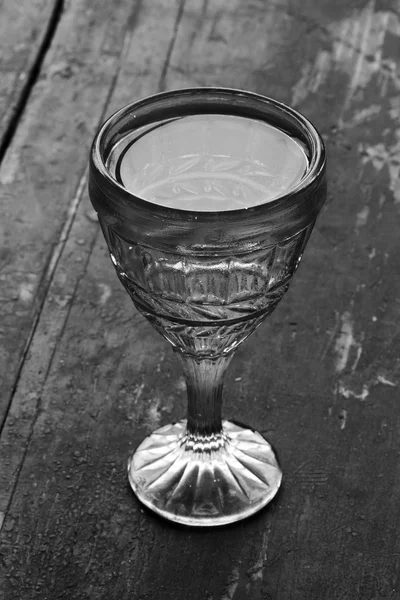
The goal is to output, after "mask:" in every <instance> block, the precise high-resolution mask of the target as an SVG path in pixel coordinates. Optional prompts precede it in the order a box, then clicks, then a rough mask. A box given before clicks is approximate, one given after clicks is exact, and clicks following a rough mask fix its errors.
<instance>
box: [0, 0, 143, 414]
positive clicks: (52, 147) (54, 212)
mask: <svg viewBox="0 0 400 600" xmlns="http://www.w3.org/2000/svg"><path fill="white" fill-rule="evenodd" d="M82 6H84V7H85V8H84V9H83V8H82ZM137 6H138V5H137V4H132V5H131V6H128V5H127V4H126V3H124V2H120V3H117V4H116V5H115V6H113V7H111V6H110V7H108V8H107V7H103V8H102V10H101V11H100V10H99V11H97V10H95V9H94V8H93V7H89V6H87V4H86V3H85V2H83V3H82V2H78V3H75V2H74V3H72V5H71V7H69V10H66V12H65V13H64V14H63V16H62V19H61V20H60V22H59V26H58V28H57V35H56V36H55V37H54V40H53V43H52V45H51V48H50V51H49V52H48V54H47V57H46V60H45V61H44V64H43V67H42V70H41V72H40V77H39V79H38V82H37V83H36V85H35V86H34V88H33V89H32V92H31V97H30V101H29V105H28V106H27V109H26V111H25V112H24V114H23V118H22V119H21V121H20V124H19V127H18V130H17V131H16V133H15V136H14V138H13V143H12V145H11V146H10V148H9V150H8V152H7V154H6V156H5V158H4V161H3V163H2V165H1V169H0V206H1V210H2V214H3V215H4V216H5V218H3V219H2V220H1V223H0V239H1V240H2V244H1V245H2V251H1V252H2V257H1V259H2V262H1V274H0V281H1V303H0V317H1V329H0V386H1V390H2V393H1V398H0V424H1V423H2V422H3V421H4V417H5V415H6V412H7V407H8V405H9V403H10V399H11V397H12V393H13V390H14V387H15V383H16V380H17V379H18V376H19V370H20V367H21V364H22V361H23V358H24V354H25V352H26V350H27V344H28V343H29V340H30V337H31V335H32V334H33V332H34V330H35V327H36V323H37V318H38V315H39V313H40V310H41V307H42V305H43V301H44V298H45V296H46V293H47V290H48V286H49V283H50V281H51V279H52V276H53V274H54V269H55V267H56V265H57V261H58V259H59V256H60V251H61V249H62V247H63V245H64V243H65V239H66V235H67V233H68V229H69V228H70V226H71V222H72V220H73V218H74V214H75V212H76V190H77V189H78V188H79V185H80V180H81V178H82V176H83V173H84V170H85V162H86V159H87V154H88V150H89V146H90V141H91V138H92V136H93V134H94V131H95V130H96V127H97V126H98V124H99V121H100V120H101V119H102V118H103V116H104V110H105V107H106V106H107V102H108V97H107V94H108V93H109V90H111V89H112V87H113V85H114V81H115V77H116V74H117V72H118V65H119V61H120V54H121V52H123V48H124V43H125V42H126V41H127V39H129V35H130V34H131V31H132V29H133V28H134V20H135V14H136V10H137ZM77 15H79V22H77V21H76V19H77ZM127 31H129V35H128V38H126V35H127V34H126V32H127Z"/></svg>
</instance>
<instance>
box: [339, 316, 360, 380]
mask: <svg viewBox="0 0 400 600" xmlns="http://www.w3.org/2000/svg"><path fill="white" fill-rule="evenodd" d="M341 321H342V325H341V328H340V333H339V337H338V338H337V340H336V343H335V353H336V364H335V369H336V373H342V371H344V370H345V368H346V366H347V363H348V360H349V356H350V350H351V348H352V347H356V348H357V355H356V358H355V361H354V363H353V366H352V371H355V369H356V368H357V365H358V361H359V360H360V357H361V353H362V346H361V344H359V343H358V342H357V341H356V340H355V339H354V335H353V322H352V319H351V315H350V313H349V312H348V311H345V312H344V313H343V315H342V316H341Z"/></svg>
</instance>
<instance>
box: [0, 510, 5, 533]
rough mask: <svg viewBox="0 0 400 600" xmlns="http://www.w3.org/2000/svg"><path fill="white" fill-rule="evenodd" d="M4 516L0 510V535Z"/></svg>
mask: <svg viewBox="0 0 400 600" xmlns="http://www.w3.org/2000/svg"><path fill="white" fill-rule="evenodd" d="M5 516H6V515H5V513H4V512H3V511H2V510H0V533H1V530H2V527H3V523H4V519H5Z"/></svg>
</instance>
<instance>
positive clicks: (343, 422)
mask: <svg viewBox="0 0 400 600" xmlns="http://www.w3.org/2000/svg"><path fill="white" fill-rule="evenodd" d="M339 419H340V421H341V423H340V429H341V430H343V429H345V428H346V422H347V410H345V409H344V408H343V409H342V410H341V411H340V413H339Z"/></svg>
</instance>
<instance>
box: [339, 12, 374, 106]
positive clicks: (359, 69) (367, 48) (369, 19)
mask: <svg viewBox="0 0 400 600" xmlns="http://www.w3.org/2000/svg"><path fill="white" fill-rule="evenodd" d="M374 8H375V0H370V2H368V4H367V6H366V7H365V8H364V10H363V12H364V15H363V18H362V19H360V18H359V16H358V15H357V20H356V21H355V23H354V28H355V31H356V36H358V35H359V32H360V31H361V39H360V42H359V48H358V56H357V61H356V65H355V68H354V70H353V72H352V77H351V80H350V84H349V87H348V90H347V95H346V100H345V102H344V106H343V110H346V109H347V108H348V107H349V105H350V102H351V100H352V98H353V96H354V92H355V91H356V89H357V87H358V85H359V83H360V80H361V78H362V76H363V75H364V73H363V69H365V65H366V61H365V56H366V54H367V53H370V52H371V49H372V46H373V44H374V43H375V39H374V38H375V36H374V35H371V26H372V23H373V15H374ZM353 33H355V32H354V31H353ZM379 33H380V32H379ZM352 62H353V61H352ZM361 83H362V84H364V82H363V81H362V82H361Z"/></svg>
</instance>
